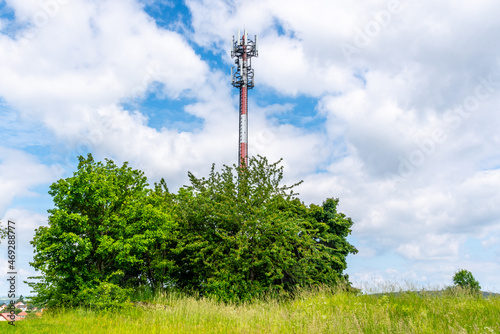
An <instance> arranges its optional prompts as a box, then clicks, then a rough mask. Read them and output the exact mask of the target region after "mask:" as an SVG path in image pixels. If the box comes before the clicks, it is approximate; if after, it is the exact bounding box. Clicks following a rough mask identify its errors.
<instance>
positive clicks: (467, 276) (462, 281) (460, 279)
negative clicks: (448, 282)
mask: <svg viewBox="0 0 500 334" xmlns="http://www.w3.org/2000/svg"><path fill="white" fill-rule="evenodd" d="M453 283H454V284H455V286H459V287H461V288H463V289H470V290H472V291H477V292H479V290H480V289H481V286H480V285H479V282H478V281H476V279H475V278H474V276H472V273H471V272H470V271H468V270H465V269H460V270H459V271H457V272H456V273H455V276H453Z"/></svg>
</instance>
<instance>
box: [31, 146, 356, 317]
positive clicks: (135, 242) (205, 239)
mask: <svg viewBox="0 0 500 334" xmlns="http://www.w3.org/2000/svg"><path fill="white" fill-rule="evenodd" d="M79 162H80V163H79V165H78V170H77V171H76V172H75V173H74V174H73V176H72V177H69V178H67V179H61V180H59V181H57V182H56V183H54V184H52V186H51V187H50V191H49V193H50V194H51V195H52V196H53V198H54V206H55V207H54V208H53V209H51V210H49V213H50V216H49V226H44V227H40V228H39V229H37V231H36V234H35V238H34V239H33V241H32V244H33V246H34V247H35V256H34V261H33V263H32V266H33V267H34V268H35V269H37V270H39V271H40V272H41V275H40V276H39V277H38V278H39V279H40V280H39V281H38V282H32V283H30V285H31V286H32V288H33V289H34V291H35V292H36V293H37V297H35V298H34V302H36V303H40V304H48V305H49V306H51V305H92V306H97V307H107V306H113V305H118V304H120V303H122V302H124V301H126V300H127V299H128V297H129V296H130V293H131V291H132V290H133V289H136V288H138V287H148V288H150V289H152V290H158V289H165V288H177V289H183V290H186V291H196V292H199V293H200V294H202V295H207V296H214V297H216V298H218V299H221V300H226V301H227V300H245V299H249V298H251V297H253V296H255V295H258V294H260V293H264V292H269V291H271V292H272V291H292V290H293V289H295V288H296V287H297V286H308V285H315V284H328V285H334V284H337V283H340V282H343V283H348V277H347V275H345V274H344V273H343V271H344V270H345V269H346V257H347V255H348V254H354V253H356V252H357V250H356V248H355V247H354V246H352V245H351V244H350V243H349V242H347V240H346V237H347V236H348V234H349V233H350V232H351V226H352V224H353V223H352V221H351V219H350V218H347V217H346V216H345V215H344V214H342V213H340V212H338V211H337V206H338V199H333V198H329V199H326V200H325V201H324V203H323V204H322V205H321V206H319V205H310V206H306V205H305V204H304V203H302V202H301V201H300V200H299V199H298V198H297V196H296V194H294V193H293V187H294V186H295V185H294V186H290V187H287V186H282V185H281V181H282V179H283V167H279V162H277V163H274V164H270V163H269V162H268V161H267V159H266V158H263V157H254V158H250V160H249V164H248V167H246V168H238V167H235V166H233V167H228V166H224V168H223V169H222V171H220V172H219V171H216V170H215V166H212V169H211V171H210V174H209V176H208V177H207V178H197V177H195V176H194V175H193V174H191V173H189V179H190V185H189V186H184V187H182V188H180V189H179V191H178V193H177V194H172V193H170V192H169V191H168V188H167V185H166V183H165V182H164V181H163V180H162V181H161V182H160V183H159V184H155V186H154V187H153V189H148V188H147V187H148V184H147V180H146V177H145V176H144V174H143V173H142V172H140V171H137V170H134V169H132V168H130V167H128V165H127V164H126V163H125V164H124V165H123V166H122V167H118V166H116V165H115V164H114V163H113V162H112V161H110V160H106V163H102V162H96V161H94V159H93V158H92V156H91V155H89V156H88V157H87V158H83V157H80V158H79Z"/></svg>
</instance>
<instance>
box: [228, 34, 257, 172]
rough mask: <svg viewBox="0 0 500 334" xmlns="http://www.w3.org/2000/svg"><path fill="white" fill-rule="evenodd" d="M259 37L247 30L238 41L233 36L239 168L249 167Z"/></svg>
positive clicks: (233, 77)
mask: <svg viewBox="0 0 500 334" xmlns="http://www.w3.org/2000/svg"><path fill="white" fill-rule="evenodd" d="M258 55H259V53H258V51H257V35H255V40H253V41H252V40H250V39H249V38H248V34H247V31H246V30H245V31H244V33H243V36H241V38H240V32H239V31H238V39H237V40H235V39H234V36H233V42H232V49H231V58H236V59H235V63H236V71H234V67H232V68H231V78H232V79H231V80H232V84H233V86H234V87H236V88H239V89H240V139H239V152H238V166H239V167H241V166H247V165H248V90H249V89H252V88H253V86H254V81H253V78H254V73H253V68H252V57H258Z"/></svg>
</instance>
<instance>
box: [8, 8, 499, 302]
mask: <svg viewBox="0 0 500 334" xmlns="http://www.w3.org/2000/svg"><path fill="white" fill-rule="evenodd" d="M499 12H500V2H498V1H496V0H477V1H466V0H453V1H452V0H442V1H438V2H436V1H431V0H418V1H417V0H359V1H337V0H287V1H285V0H267V1H263V0H253V1H236V0H234V1H233V0H186V1H170V0H158V1H155V0H40V1H26V0H4V1H0V134H1V139H0V220H1V221H2V222H3V226H5V225H6V223H7V221H8V220H9V219H10V220H12V221H14V222H15V223H16V228H17V230H16V233H17V234H16V235H17V241H18V251H17V254H16V256H17V265H18V268H19V279H18V281H19V283H18V287H17V290H18V293H21V294H24V295H27V294H29V291H30V289H29V287H27V286H26V285H25V284H23V283H21V282H20V281H22V280H25V279H26V277H28V276H34V275H37V273H36V272H35V271H34V270H33V268H31V267H30V266H29V262H30V261H31V260H32V256H33V249H32V246H31V245H30V243H29V242H30V241H31V240H32V238H33V235H34V231H35V229H36V228H37V227H39V226H43V225H47V217H48V213H47V210H48V209H50V208H52V207H53V202H52V198H51V196H50V195H49V194H48V190H49V187H50V185H51V184H52V183H53V182H56V181H57V180H59V179H61V178H66V177H71V176H72V174H73V172H74V171H75V170H76V166H77V156H79V155H86V154H87V153H89V152H90V153H92V154H93V156H94V158H95V159H96V160H101V161H102V160H104V159H105V158H108V159H112V160H113V161H114V162H115V163H117V164H119V165H120V164H122V163H123V162H125V161H127V162H129V164H130V166H131V167H133V168H136V169H140V170H142V171H144V172H145V174H146V176H147V177H148V180H149V182H150V183H151V184H153V183H154V182H156V181H158V180H160V178H165V180H166V181H167V183H168V185H169V189H170V190H171V191H174V192H175V191H177V190H178V189H179V187H181V186H183V185H186V184H188V177H187V173H188V171H191V172H192V173H193V174H195V175H197V176H200V177H201V176H206V175H208V173H209V170H210V166H211V164H212V163H215V164H216V167H220V168H221V167H222V166H223V165H224V164H226V165H233V164H235V163H237V158H238V90H237V89H235V88H233V87H232V86H231V77H230V73H231V70H230V69H231V66H233V65H234V60H233V59H231V56H230V48H231V38H232V36H233V35H237V32H238V29H240V30H241V31H243V29H247V30H248V33H249V35H250V37H252V38H253V36H254V35H258V40H259V56H258V58H254V59H253V61H252V66H253V68H254V70H255V88H254V89H252V90H250V91H249V116H248V117H249V154H250V155H257V154H259V155H262V156H266V157H267V158H268V159H269V160H270V161H277V160H278V159H280V158H283V162H282V165H283V166H284V172H285V179H284V181H285V183H286V184H294V183H296V182H298V181H300V180H303V181H304V182H303V183H302V184H301V185H300V186H299V187H298V188H297V189H296V191H297V192H298V193H299V194H300V195H299V198H300V199H301V200H302V201H303V202H304V203H305V204H311V203H315V204H321V203H322V202H323V201H324V200H325V199H326V198H329V197H334V198H339V199H340V206H339V209H340V211H341V212H343V213H345V214H346V215H347V216H349V217H351V218H352V220H353V222H354V225H353V228H352V234H351V236H350V237H349V241H350V242H351V243H352V244H354V246H356V247H357V248H358V250H359V253H358V254H356V255H350V256H349V257H348V260H347V264H348V269H347V270H346V272H347V273H348V274H349V277H350V280H351V281H352V282H353V284H354V286H357V287H361V288H363V289H365V290H369V289H378V288H381V287H386V286H391V285H397V286H401V287H409V286H411V287H415V286H416V287H426V288H432V287H443V286H445V285H451V284H453V282H452V277H453V275H454V273H455V272H457V271H458V270H459V269H466V270H469V271H471V272H472V273H473V275H474V277H475V278H476V279H477V280H478V281H479V283H480V284H481V286H482V288H483V290H486V291H492V292H499V291H500V285H499V284H498V281H499V277H500V246H499V242H500V192H499V189H500V150H499V147H500V134H499V131H498V126H499V125H500V114H499V112H498V111H499V107H500V43H498V36H499V35H500V21H499V20H498V13H499ZM5 244H6V243H5V241H4V242H2V245H1V248H0V252H1V254H0V259H1V260H2V263H1V264H0V270H1V274H0V275H1V276H2V277H4V275H6V273H7V271H8V270H7V248H6V246H5ZM7 290H8V287H7V283H6V281H5V279H2V280H1V282H0V295H6V294H7Z"/></svg>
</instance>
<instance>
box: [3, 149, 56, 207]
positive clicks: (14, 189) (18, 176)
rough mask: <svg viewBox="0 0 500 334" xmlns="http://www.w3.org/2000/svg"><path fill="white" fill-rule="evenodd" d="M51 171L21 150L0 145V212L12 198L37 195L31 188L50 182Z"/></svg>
mask: <svg viewBox="0 0 500 334" xmlns="http://www.w3.org/2000/svg"><path fill="white" fill-rule="evenodd" d="M52 177H53V171H52V170H51V168H50V167H48V166H45V165H43V164H41V163H39V162H38V161H37V159H36V158H35V157H33V156H31V155H29V154H26V153H25V152H23V151H19V150H13V149H9V148H6V147H1V146H0V184H1V185H2V190H1V192H0V213H2V212H4V211H5V210H6V208H7V207H8V206H9V205H10V203H11V202H12V201H13V199H14V198H19V197H32V196H38V194H37V193H36V192H34V191H33V190H32V188H33V187H36V186H38V185H41V184H45V183H48V182H50V180H51V178H52Z"/></svg>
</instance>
